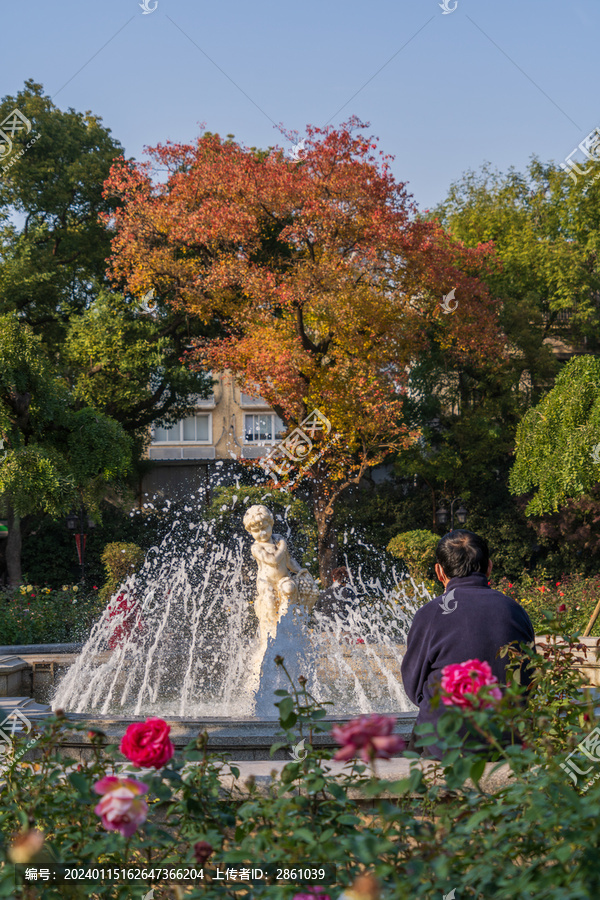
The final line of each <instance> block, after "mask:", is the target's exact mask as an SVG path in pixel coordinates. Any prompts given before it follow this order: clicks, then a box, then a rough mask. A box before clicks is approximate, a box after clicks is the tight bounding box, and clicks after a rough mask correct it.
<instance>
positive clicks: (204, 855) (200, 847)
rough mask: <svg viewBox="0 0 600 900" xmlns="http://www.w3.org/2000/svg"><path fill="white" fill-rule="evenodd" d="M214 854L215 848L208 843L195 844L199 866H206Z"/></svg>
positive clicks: (199, 842)
mask: <svg viewBox="0 0 600 900" xmlns="http://www.w3.org/2000/svg"><path fill="white" fill-rule="evenodd" d="M212 852H213V848H212V846H211V844H209V843H208V841H198V842H197V843H195V844H194V857H195V859H196V862H197V863H198V865H199V866H203V865H204V863H205V862H206V860H207V859H208V857H209V856H210V855H211V853H212Z"/></svg>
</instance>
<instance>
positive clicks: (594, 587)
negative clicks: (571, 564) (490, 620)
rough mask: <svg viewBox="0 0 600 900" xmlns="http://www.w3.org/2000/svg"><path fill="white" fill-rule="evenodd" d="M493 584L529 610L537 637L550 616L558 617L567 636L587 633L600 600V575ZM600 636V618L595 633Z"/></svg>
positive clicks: (527, 577) (503, 580) (530, 578)
mask: <svg viewBox="0 0 600 900" xmlns="http://www.w3.org/2000/svg"><path fill="white" fill-rule="evenodd" d="M490 583H491V585H492V587H494V588H496V590H499V591H502V593H503V594H508V596H509V597H514V599H515V600H517V602H518V603H521V604H522V605H523V607H524V609H526V610H527V613H528V615H529V618H530V619H531V621H532V623H533V627H534V629H535V631H536V634H543V633H544V632H545V630H546V625H547V621H548V616H547V613H549V614H550V616H553V615H558V616H559V618H560V623H561V627H562V628H563V629H564V630H565V631H567V632H574V631H576V630H578V631H581V632H582V631H583V630H584V629H585V627H586V625H587V623H588V622H589V619H590V616H591V615H592V613H593V611H594V608H595V607H596V604H597V603H598V601H599V600H600V575H595V576H593V577H592V578H586V577H584V576H582V575H563V576H562V578H561V579H560V580H556V581H553V580H552V579H551V578H549V577H548V576H547V575H546V573H545V572H543V571H542V572H541V573H540V574H538V575H535V576H532V575H529V574H528V573H526V572H524V573H523V575H522V576H521V577H520V578H519V579H517V580H515V581H511V580H510V579H508V578H500V579H498V580H494V576H493V573H492V576H491V579H490ZM591 634H592V635H600V617H599V618H598V619H597V620H596V623H595V625H594V627H593V628H592V631H591Z"/></svg>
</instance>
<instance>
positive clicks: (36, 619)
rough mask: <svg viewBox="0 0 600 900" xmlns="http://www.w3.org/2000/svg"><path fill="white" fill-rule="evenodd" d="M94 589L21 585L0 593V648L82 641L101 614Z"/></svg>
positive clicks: (70, 586) (68, 586) (73, 586)
mask: <svg viewBox="0 0 600 900" xmlns="http://www.w3.org/2000/svg"><path fill="white" fill-rule="evenodd" d="M101 606H102V605H101V603H100V602H99V600H98V589H97V587H93V586H92V587H91V588H90V589H89V590H82V589H80V588H79V587H78V586H77V585H63V587H62V588H61V589H60V590H55V589H53V588H49V587H43V586H40V585H32V584H27V585H21V587H20V588H16V589H14V590H9V591H3V592H1V593H0V644H1V645H4V644H7V645H13V644H63V643H69V642H77V641H84V640H85V639H86V638H87V636H88V634H89V631H90V628H91V627H92V625H93V623H94V621H95V620H96V619H97V618H98V616H99V615H100V613H101V612H102V608H101Z"/></svg>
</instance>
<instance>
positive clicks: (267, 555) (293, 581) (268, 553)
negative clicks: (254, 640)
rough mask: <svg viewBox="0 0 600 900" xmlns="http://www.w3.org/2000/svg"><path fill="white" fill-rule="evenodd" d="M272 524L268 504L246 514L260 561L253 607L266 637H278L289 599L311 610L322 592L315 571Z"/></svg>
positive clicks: (247, 527)
mask: <svg viewBox="0 0 600 900" xmlns="http://www.w3.org/2000/svg"><path fill="white" fill-rule="evenodd" d="M273 524H274V519H273V515H272V513H271V512H270V510H268V509H267V507H266V506H251V507H249V509H248V510H247V511H246V514H245V516H244V528H245V529H246V531H249V532H250V534H251V535H252V537H253V538H254V543H253V544H252V556H253V557H254V559H255V560H256V562H257V563H258V575H257V577H256V599H255V601H254V609H255V611H256V615H257V616H258V620H259V622H260V626H261V632H262V637H263V639H264V638H266V637H267V635H270V636H272V637H275V634H276V632H277V624H278V622H279V621H280V619H281V618H282V616H284V615H285V613H286V612H287V610H288V606H289V604H290V602H291V603H302V604H303V605H304V606H306V607H307V609H308V610H309V611H310V610H311V609H312V607H313V606H314V604H315V601H316V599H317V597H318V596H319V588H318V587H317V584H316V582H315V581H314V579H313V577H312V575H311V574H310V572H309V571H308V570H307V569H303V568H302V567H301V566H300V565H298V563H297V562H296V560H295V559H294V558H293V557H292V556H291V555H290V552H289V550H288V546H287V543H286V541H285V538H283V537H282V536H281V535H280V534H273Z"/></svg>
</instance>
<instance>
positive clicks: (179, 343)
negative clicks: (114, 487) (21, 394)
mask: <svg viewBox="0 0 600 900" xmlns="http://www.w3.org/2000/svg"><path fill="white" fill-rule="evenodd" d="M15 107H16V108H18V109H19V110H20V111H21V112H22V113H23V114H24V115H25V116H27V118H29V119H30V121H31V122H32V123H33V124H34V126H35V129H36V131H37V132H39V133H40V135H41V136H40V138H39V140H38V141H37V142H36V143H35V144H34V145H33V146H32V147H30V148H29V149H28V150H27V152H26V153H25V154H24V155H23V156H22V157H20V158H19V159H18V161H17V162H16V163H15V164H14V165H13V166H11V168H10V169H9V170H8V171H7V172H6V173H5V174H4V177H3V178H1V179H0V217H1V218H0V221H2V222H3V227H2V228H1V229H0V313H2V312H11V311H16V312H17V313H18V315H19V321H22V322H25V323H26V324H28V325H30V326H31V328H32V329H33V330H34V332H35V333H36V334H38V335H39V336H40V337H41V339H42V342H43V345H44V347H45V348H46V350H47V352H48V354H49V355H50V356H51V358H52V359H54V360H56V361H57V364H58V366H59V368H60V369H61V371H62V372H63V373H64V375H65V377H66V378H67V379H68V382H69V384H70V386H71V388H72V390H73V396H74V398H75V399H76V400H78V401H79V402H80V404H81V405H84V404H85V405H89V406H92V407H93V408H94V409H97V410H98V411H101V412H104V413H106V414H107V415H110V416H111V417H112V418H114V419H116V420H117V421H118V422H120V423H121V424H122V425H123V426H124V427H125V428H126V429H127V430H128V431H129V432H130V433H133V434H134V436H135V438H136V444H135V447H136V456H138V457H139V455H141V453H142V451H143V447H144V441H145V438H147V427H148V425H149V424H150V423H151V422H154V421H159V422H161V423H164V424H166V423H170V422H173V421H176V420H177V419H179V418H181V417H182V416H183V415H185V414H186V413H188V412H189V411H190V409H191V406H190V396H192V395H198V396H202V397H204V396H207V395H208V393H209V392H210V389H211V386H212V380H211V378H210V377H209V376H207V375H206V374H205V373H204V372H202V371H201V372H191V371H190V370H189V367H186V366H185V365H184V364H183V362H182V358H183V356H184V354H185V352H186V350H187V349H189V347H190V343H191V341H192V339H193V338H194V337H198V336H202V335H204V334H207V333H214V330H215V329H214V326H207V325H203V324H202V323H201V322H199V321H198V320H195V319H192V318H191V317H190V316H188V315H187V314H186V313H185V312H182V311H181V310H173V309H172V308H171V307H170V306H168V305H167V304H165V303H163V302H162V301H161V300H160V298H159V299H157V300H156V301H155V302H154V303H153V307H154V308H152V309H150V310H149V311H144V309H143V308H142V307H141V304H140V301H141V300H142V297H141V296H133V295H132V294H130V293H129V294H122V293H119V292H115V291H111V290H109V283H108V281H107V279H106V274H105V270H106V260H107V258H108V257H109V256H110V252H111V230H110V224H109V225H106V224H102V223H101V222H100V220H99V217H100V215H101V214H104V215H107V216H108V217H109V220H110V216H111V214H112V213H113V212H114V211H115V209H116V208H117V200H116V199H115V198H114V197H113V196H111V194H110V193H107V192H105V190H104V182H105V180H106V178H107V177H108V175H109V172H110V168H111V165H112V163H113V161H114V160H115V159H117V158H118V157H121V156H122V153H123V149H122V147H121V145H120V144H119V143H118V141H116V140H115V139H114V138H113V137H112V136H111V133H110V129H107V128H105V127H104V126H103V125H102V120H101V119H100V118H99V117H98V116H94V115H93V114H92V113H91V112H89V111H88V112H86V113H85V114H82V113H78V112H76V111H74V110H72V109H70V110H68V111H66V112H65V111H63V110H60V109H58V108H57V107H56V106H55V105H54V104H53V103H52V101H51V99H50V97H48V96H46V95H44V94H43V88H42V86H41V85H39V84H36V83H35V82H33V81H28V82H26V84H25V88H24V89H23V90H22V91H20V92H19V93H18V94H17V95H16V96H7V97H5V98H4V99H3V100H2V102H1V103H0V115H2V116H4V115H7V114H8V113H9V112H11V111H12V110H13V109H14V108H15ZM27 140H28V135H26V134H19V133H17V135H16V136H15V141H16V145H17V146H16V150H18V145H19V143H21V144H23V145H24V144H25V143H26V142H27ZM15 221H19V222H22V223H23V224H22V225H20V226H17V225H16V224H15Z"/></svg>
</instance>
